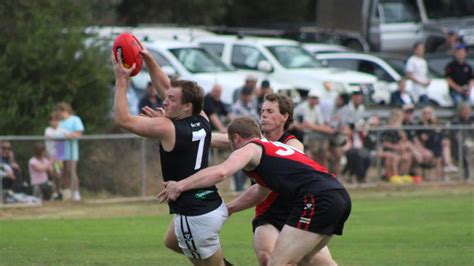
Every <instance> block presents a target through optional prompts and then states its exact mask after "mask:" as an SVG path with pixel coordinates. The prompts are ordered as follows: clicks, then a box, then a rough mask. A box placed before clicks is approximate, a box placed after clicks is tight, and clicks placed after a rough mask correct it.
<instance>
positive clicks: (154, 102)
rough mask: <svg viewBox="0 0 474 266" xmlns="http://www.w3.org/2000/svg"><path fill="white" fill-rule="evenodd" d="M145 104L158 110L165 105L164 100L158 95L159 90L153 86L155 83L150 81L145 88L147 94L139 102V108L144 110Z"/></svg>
mask: <svg viewBox="0 0 474 266" xmlns="http://www.w3.org/2000/svg"><path fill="white" fill-rule="evenodd" d="M145 106H148V107H150V108H151V109H153V110H156V108H158V107H163V102H162V100H161V99H160V97H159V96H158V92H157V91H156V90H155V88H154V87H153V83H151V81H150V82H148V84H147V86H146V88H145V95H143V97H142V98H141V99H140V102H139V103H138V110H139V111H140V112H142V110H143V108H144V107H145Z"/></svg>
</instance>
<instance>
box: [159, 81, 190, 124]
mask: <svg viewBox="0 0 474 266" xmlns="http://www.w3.org/2000/svg"><path fill="white" fill-rule="evenodd" d="M181 97H182V92H181V88H171V89H169V90H168V91H167V92H166V98H165V100H164V101H163V109H165V116H166V117H167V118H169V119H174V118H179V117H181V116H182V115H183V113H184V108H185V105H184V104H182V103H181Z"/></svg>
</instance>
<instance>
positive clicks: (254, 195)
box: [227, 184, 271, 215]
mask: <svg viewBox="0 0 474 266" xmlns="http://www.w3.org/2000/svg"><path fill="white" fill-rule="evenodd" d="M270 192H271V190H270V189H268V188H266V187H263V186H260V185H259V184H254V185H252V186H250V187H249V188H247V189H246V190H245V191H244V192H243V193H242V194H241V195H240V196H239V197H237V198H235V199H233V200H232V201H231V202H229V203H228V204H227V210H228V211H229V215H231V214H233V213H235V212H240V211H243V210H246V209H248V208H252V207H254V206H256V205H257V204H259V203H260V202H262V201H263V200H264V199H266V198H267V197H268V195H269V194H270Z"/></svg>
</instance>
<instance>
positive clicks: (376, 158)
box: [375, 130, 390, 181]
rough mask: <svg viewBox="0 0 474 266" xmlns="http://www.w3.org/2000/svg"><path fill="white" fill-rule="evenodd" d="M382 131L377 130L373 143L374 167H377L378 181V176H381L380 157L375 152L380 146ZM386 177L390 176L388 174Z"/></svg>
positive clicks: (378, 177)
mask: <svg viewBox="0 0 474 266" xmlns="http://www.w3.org/2000/svg"><path fill="white" fill-rule="evenodd" d="M380 132H382V131H381V130H377V141H376V143H377V144H376V145H375V162H376V167H377V181H380V180H378V179H380V177H381V176H382V167H381V165H382V159H381V158H380V156H378V155H377V152H378V150H379V147H380V138H381V133H380ZM387 178H390V177H389V176H388V177H387Z"/></svg>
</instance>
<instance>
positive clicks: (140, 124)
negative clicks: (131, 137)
mask: <svg viewBox="0 0 474 266" xmlns="http://www.w3.org/2000/svg"><path fill="white" fill-rule="evenodd" d="M111 59H112V64H113V66H114V74H115V102H114V111H115V121H116V123H117V124H118V125H119V126H120V127H122V128H124V129H126V130H128V131H131V132H133V133H135V134H137V135H140V136H145V137H153V138H158V139H160V140H161V141H162V142H163V144H164V145H167V144H168V142H171V141H173V143H174V134H173V133H174V125H173V123H172V122H171V121H170V120H169V119H168V118H163V117H154V118H151V119H150V118H148V117H142V116H134V115H131V114H130V112H129V110H128V104H127V90H128V81H129V79H130V74H131V73H132V71H133V70H134V69H135V66H134V65H133V66H132V67H131V68H129V69H127V68H125V67H123V65H122V62H120V58H119V59H118V60H119V61H118V62H117V60H115V57H114V56H113V55H112V56H111Z"/></svg>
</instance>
